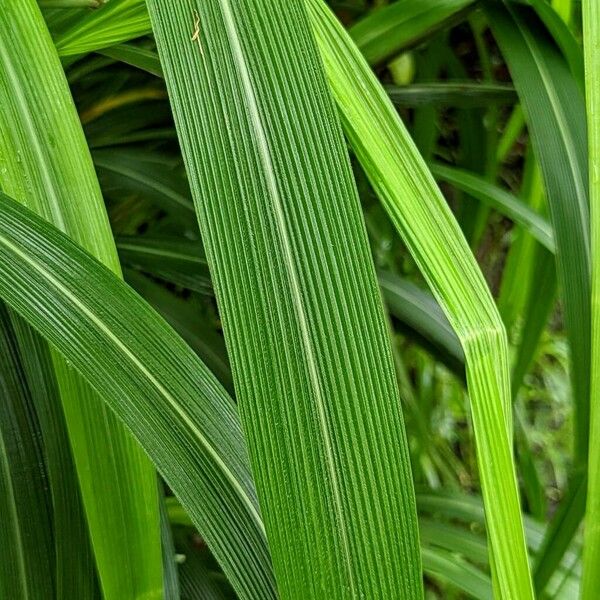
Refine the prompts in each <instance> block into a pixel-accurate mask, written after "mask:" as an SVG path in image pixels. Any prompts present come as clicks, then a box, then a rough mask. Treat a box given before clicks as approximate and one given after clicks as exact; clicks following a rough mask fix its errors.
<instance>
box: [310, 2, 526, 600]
mask: <svg viewBox="0 0 600 600" xmlns="http://www.w3.org/2000/svg"><path fill="white" fill-rule="evenodd" d="M309 6H310V12H311V19H312V22H313V27H314V30H315V34H316V36H317V40H318V43H319V46H320V49H321V55H322V57H323V61H324V63H325V67H326V71H327V73H328V76H329V82H330V86H331V90H332V92H333V95H334V98H335V99H336V101H337V103H338V108H339V110H340V114H341V116H342V120H343V123H344V126H345V131H346V135H347V137H348V139H349V141H350V144H351V146H352V148H353V150H354V152H355V154H356V156H357V158H358V160H359V161H360V163H361V164H362V166H363V168H364V170H365V172H366V174H367V175H368V177H369V179H370V181H371V184H372V185H373V187H374V189H375V191H376V193H377V195H378V197H379V199H380V201H381V202H382V204H383V206H384V207H385V209H386V211H387V213H388V215H389V216H390V218H391V220H392V222H393V223H394V225H395V227H396V229H397V230H398V231H399V232H400V234H401V236H402V238H403V240H404V242H405V243H406V245H407V246H408V248H409V250H410V252H411V254H412V256H413V257H414V259H415V261H416V262H417V265H418V267H419V269H420V270H421V272H422V274H423V276H424V277H425V279H426V281H427V283H428V284H429V286H430V288H431V289H432V292H433V293H434V295H435V296H436V298H437V300H438V302H439V303H440V306H441V307H442V309H443V310H444V312H445V313H446V316H447V318H448V320H449V322H450V324H451V325H452V328H453V329H454V331H455V332H456V334H457V336H458V337H459V339H460V340H461V343H462V346H463V350H464V353H465V356H466V367H467V382H468V390H469V395H470V401H471V411H472V415H473V426H474V430H475V439H476V444H477V458H478V465H479V472H480V476H481V480H482V487H483V496H484V500H485V506H486V513H487V524H488V531H489V536H490V541H491V556H492V564H493V567H492V572H493V573H494V586H495V591H496V593H497V594H499V595H500V596H502V597H514V598H517V597H518V598H523V599H525V598H532V596H533V592H532V586H531V578H530V574H529V566H528V560H527V554H526V549H525V541H524V536H523V527H522V517H521V511H520V505H519V498H518V491H517V482H516V474H515V466H514V462H513V457H512V426H511V406H510V386H509V373H508V350H507V341H506V332H505V330H504V327H503V325H502V322H501V320H500V316H499V315H498V312H497V309H496V307H495V305H494V301H493V299H492V297H491V294H490V292H489V289H488V288H487V286H486V284H485V281H484V280H483V277H482V275H481V272H480V271H479V269H478V267H477V264H476V262H475V260H474V257H473V255H472V254H471V253H470V250H469V248H468V246H467V243H466V241H465V239H464V237H463V235H462V233H461V231H460V229H459V226H458V224H457V223H456V221H455V220H454V217H453V216H452V213H451V212H450V209H449V207H448V205H447V204H446V201H445V199H444V198H443V196H442V194H441V192H440V191H439V189H438V188H437V186H436V185H435V182H434V180H433V177H432V175H431V174H430V173H429V171H428V170H427V167H426V165H425V164H424V161H423V159H422V158H421V157H420V155H419V153H418V151H417V149H416V147H415V145H414V144H413V142H412V140H411V139H410V136H409V135H408V132H407V131H406V129H405V127H404V125H403V124H402V122H401V121H400V119H399V117H398V115H397V113H396V111H395V110H394V108H393V106H392V105H391V103H390V101H389V99H388V98H387V96H386V95H385V92H384V90H383V89H382V87H381V85H380V84H379V82H378V81H377V80H376V78H375V77H374V75H373V74H372V72H371V70H370V69H369V67H368V65H367V63H366V62H365V60H364V59H363V58H362V56H361V55H360V54H359V52H358V50H357V48H356V47H355V46H354V45H353V44H352V42H351V40H350V39H349V37H348V35H347V34H346V32H345V31H344V30H343V28H342V27H341V25H340V24H339V23H338V22H337V20H336V19H335V17H334V16H333V15H332V14H331V12H330V11H329V9H328V8H327V7H326V6H325V5H324V4H323V3H321V2H320V1H317V0H310V2H309ZM499 489H502V490H503V502H501V503H498V502H497V493H498V492H497V491H498V490H499Z"/></svg>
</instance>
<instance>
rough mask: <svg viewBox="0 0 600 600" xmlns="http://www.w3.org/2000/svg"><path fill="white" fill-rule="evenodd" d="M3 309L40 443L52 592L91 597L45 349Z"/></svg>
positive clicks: (87, 556)
mask: <svg viewBox="0 0 600 600" xmlns="http://www.w3.org/2000/svg"><path fill="white" fill-rule="evenodd" d="M9 313H10V323H11V327H12V330H13V331H14V338H15V343H16V344H17V345H18V347H19V351H20V354H21V362H22V365H23V372H24V374H25V377H26V380H27V385H28V387H29V392H30V395H31V401H32V405H33V407H34V410H35V414H36V416H37V419H38V421H39V428H40V436H41V440H42V442H43V446H44V448H43V450H44V460H45V464H46V471H47V476H48V487H49V490H50V493H51V497H52V520H53V528H54V532H53V533H54V552H53V554H54V563H55V564H54V565H53V566H52V567H53V570H54V573H55V575H54V582H55V594H56V597H57V598H79V599H81V600H88V599H96V598H99V597H100V591H99V586H98V578H97V575H96V565H95V564H94V555H93V552H92V546H91V543H90V538H89V533H88V524H87V522H86V518H85V512H84V508H83V505H82V503H81V491H80V489H79V481H78V479H77V471H76V469H75V464H74V461H73V455H72V451H71V447H70V443H69V434H68V431H67V425H66V423H65V416H64V413H63V409H62V405H61V400H60V394H59V389H58V385H57V382H56V375H55V373H54V365H53V363H52V356H51V352H50V349H49V347H48V345H47V343H46V342H45V340H43V339H42V338H41V337H40V336H39V335H37V333H36V332H35V331H34V330H33V329H32V328H31V327H30V326H29V325H28V324H27V323H26V322H25V321H24V320H23V319H21V318H20V317H19V316H18V315H17V314H16V313H14V312H13V311H12V310H11V311H9Z"/></svg>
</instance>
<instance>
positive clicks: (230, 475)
mask: <svg viewBox="0 0 600 600" xmlns="http://www.w3.org/2000/svg"><path fill="white" fill-rule="evenodd" d="M0 244H3V245H4V246H6V247H7V248H9V249H10V251H11V252H14V253H15V254H16V255H17V256H19V257H20V258H21V259H22V260H24V261H25V262H26V263H27V264H28V265H29V266H30V267H32V268H33V269H34V270H35V271H37V272H38V273H39V274H40V275H41V277H42V278H44V279H46V280H48V281H49V282H50V283H51V284H52V285H53V286H54V287H55V288H56V289H57V290H58V291H59V293H61V294H63V295H64V296H66V298H67V299H68V300H69V301H70V302H72V303H73V304H74V305H75V307H76V308H78V309H79V310H80V311H81V312H82V313H83V314H84V315H85V316H86V317H87V318H88V319H90V320H91V321H92V322H93V323H94V324H95V325H96V326H97V327H98V329H99V330H100V331H101V332H102V333H104V335H106V337H107V338H109V339H110V340H111V341H112V342H113V343H114V344H115V345H116V346H117V347H118V348H119V349H120V350H121V351H122V352H123V353H124V354H125V355H126V356H127V358H129V359H130V360H131V362H132V363H133V364H134V365H135V366H136V367H137V368H138V369H139V370H140V372H141V373H142V374H143V375H144V376H145V377H146V378H147V379H148V381H149V382H150V383H151V384H152V385H153V386H154V387H155V388H156V390H157V391H158V392H159V394H160V395H161V396H162V397H163V398H164V399H165V400H166V401H167V402H168V403H169V404H170V405H171V407H172V408H173V409H174V410H175V412H176V413H177V414H178V415H179V416H180V417H181V419H182V420H183V421H184V422H185V423H186V425H188V427H189V428H190V430H191V431H192V432H193V433H194V435H195V436H196V437H197V438H198V440H199V441H200V443H201V445H202V446H203V447H204V448H205V449H206V451H207V452H208V454H210V456H211V457H212V458H213V460H214V461H215V462H216V463H217V465H218V466H219V467H220V469H221V471H222V472H223V473H224V474H225V476H226V478H227V479H228V480H229V482H230V483H231V485H232V487H233V488H234V489H235V490H236V491H237V493H238V495H239V497H240V498H241V499H242V500H243V502H244V504H245V505H246V506H247V507H248V510H249V512H250V514H251V515H252V516H253V518H254V519H255V521H256V523H257V525H258V528H259V530H260V531H261V532H262V533H263V534H264V526H263V523H262V519H261V517H260V515H259V514H258V512H257V510H256V508H255V507H254V504H253V502H252V501H251V500H250V498H249V496H248V495H247V494H246V492H245V490H244V489H243V488H242V487H241V486H240V484H239V482H238V481H237V479H236V478H235V476H234V475H233V473H232V472H231V470H230V469H229V467H228V466H227V465H226V463H225V462H224V461H223V459H222V458H221V457H220V456H219V454H218V452H217V450H216V449H215V448H214V447H213V446H212V445H211V443H210V442H209V440H208V439H207V438H206V437H205V436H204V434H203V433H202V432H201V431H200V430H199V429H198V427H197V426H196V425H195V423H194V422H193V421H192V420H190V418H189V417H188V416H187V414H186V413H185V411H184V410H183V409H182V408H181V407H180V406H179V405H178V403H177V401H176V400H175V398H174V397H173V396H172V395H171V394H170V393H169V392H168V390H166V389H165V387H164V386H163V385H162V384H161V383H160V382H159V381H158V380H157V379H156V378H155V377H154V375H152V373H151V372H150V371H149V370H148V369H147V368H146V367H145V366H144V364H143V363H142V362H141V361H140V360H139V359H138V358H137V356H136V355H135V354H134V353H133V352H132V351H131V350H129V348H128V347H127V346H126V345H125V344H124V343H123V342H122V341H121V340H120V339H119V338H118V337H117V336H116V335H115V334H114V333H113V332H112V331H111V329H110V328H109V327H107V326H106V325H105V324H104V322H103V321H102V320H101V319H99V318H98V317H97V316H96V315H95V313H94V312H93V311H91V310H90V309H88V308H87V306H86V305H85V304H84V303H83V302H81V301H80V300H79V298H77V296H75V295H74V294H72V293H71V291H70V290H69V289H68V288H67V287H65V286H64V285H63V284H62V282H61V281H60V280H59V279H57V278H55V277H54V276H53V275H52V274H51V273H50V272H48V271H47V270H46V269H44V267H43V266H42V265H40V264H38V263H37V262H36V261H35V260H33V259H32V258H30V257H29V255H27V254H26V253H25V252H23V251H22V250H21V249H20V248H19V247H18V246H16V245H15V244H13V243H12V242H10V240H8V239H7V238H6V237H4V236H0Z"/></svg>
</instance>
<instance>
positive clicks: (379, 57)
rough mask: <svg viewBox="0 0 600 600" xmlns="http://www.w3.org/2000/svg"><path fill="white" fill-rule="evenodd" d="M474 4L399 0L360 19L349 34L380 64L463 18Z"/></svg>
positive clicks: (451, 0) (469, 0) (459, 0)
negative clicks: (454, 20)
mask: <svg viewBox="0 0 600 600" xmlns="http://www.w3.org/2000/svg"><path fill="white" fill-rule="evenodd" d="M472 5H473V0H420V1H419V2H414V0H397V1H396V2H393V3H392V4H390V5H389V6H386V7H383V8H381V9H380V10H376V11H373V12H372V13H371V14H370V15H368V16H367V17H365V18H364V19H361V20H360V21H359V22H358V23H356V24H355V25H353V26H352V27H351V28H350V35H351V36H352V39H353V40H354V42H355V44H356V45H357V46H358V47H359V48H360V50H361V52H362V53H363V55H364V57H365V59H366V60H367V61H368V62H369V63H370V64H379V63H381V62H384V61H385V60H388V59H390V58H393V56H394V55H395V54H398V53H399V52H400V50H402V49H403V48H407V47H410V46H414V45H416V44H417V43H419V42H420V41H422V40H423V39H424V38H425V37H427V36H429V35H431V34H433V33H435V32H436V31H439V30H440V29H442V28H444V27H447V26H448V22H449V21H450V20H453V19H460V18H462V17H463V16H464V13H465V12H466V10H468V9H470V7H471V6H472Z"/></svg>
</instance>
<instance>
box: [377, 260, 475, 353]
mask: <svg viewBox="0 0 600 600" xmlns="http://www.w3.org/2000/svg"><path fill="white" fill-rule="evenodd" d="M379 285H380V286H381V291H382V292H383V297H384V299H385V301H386V304H387V306H388V308H389V310H390V313H391V314H392V315H394V316H395V317H396V318H398V319H400V320H401V321H402V322H403V323H405V324H406V325H408V326H409V327H411V329H413V330H414V331H416V332H417V333H419V334H420V335H422V336H423V337H424V338H425V339H426V340H428V341H429V342H431V343H432V344H433V345H434V346H435V347H436V348H438V349H441V350H442V351H443V352H444V353H447V354H448V355H449V357H450V358H451V359H454V360H455V361H457V362H459V363H464V360H465V355H464V352H463V349H462V346H461V344H460V340H459V339H458V338H457V337H456V334H455V333H454V330H453V329H452V327H451V326H450V323H448V319H447V318H446V315H444V313H443V311H442V309H441V308H440V305H439V304H438V303H437V302H436V300H435V298H434V297H433V296H432V295H431V294H430V293H429V292H428V291H426V290H424V289H422V288H420V287H418V286H417V285H415V284H414V283H411V282H410V281H407V280H406V279H402V278H401V277H399V276H398V275H395V274H394V273H389V272H385V271H381V272H380V273H379Z"/></svg>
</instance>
